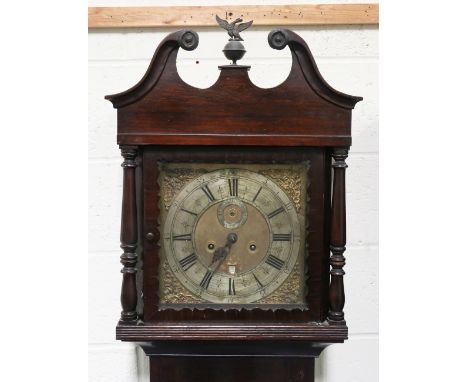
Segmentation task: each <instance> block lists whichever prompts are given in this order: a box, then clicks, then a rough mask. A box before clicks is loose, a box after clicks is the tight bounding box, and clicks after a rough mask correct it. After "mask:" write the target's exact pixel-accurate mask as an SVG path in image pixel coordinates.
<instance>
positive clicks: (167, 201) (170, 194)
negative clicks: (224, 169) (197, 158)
mask: <svg viewBox="0 0 468 382" xmlns="http://www.w3.org/2000/svg"><path fill="white" fill-rule="evenodd" d="M206 172H208V170H205V169H202V168H198V169H197V168H182V167H178V168H165V166H163V174H164V175H163V177H162V179H161V180H160V184H161V186H162V192H161V195H162V200H163V203H164V208H165V209H166V211H168V210H169V208H170V207H171V204H172V200H173V199H174V197H175V196H176V195H177V194H178V193H179V192H180V190H181V189H182V188H183V187H184V186H185V185H186V184H187V183H189V182H190V181H192V180H193V179H195V178H197V177H198V176H200V175H202V174H204V173H206Z"/></svg>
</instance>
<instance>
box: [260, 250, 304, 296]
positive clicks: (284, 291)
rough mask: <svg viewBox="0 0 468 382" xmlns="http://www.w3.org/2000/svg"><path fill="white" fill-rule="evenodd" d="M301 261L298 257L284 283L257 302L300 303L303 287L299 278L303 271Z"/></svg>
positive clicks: (301, 276)
mask: <svg viewBox="0 0 468 382" xmlns="http://www.w3.org/2000/svg"><path fill="white" fill-rule="evenodd" d="M300 263H302V261H300V259H298V261H297V262H296V264H295V265H294V268H293V270H292V272H291V274H290V275H289V277H288V278H287V279H286V280H285V281H284V283H283V284H282V285H281V286H280V287H279V288H278V289H276V290H275V291H274V292H273V293H272V294H270V295H268V296H266V297H264V298H262V299H261V300H259V301H258V303H259V304H302V303H303V300H304V297H303V294H304V293H303V288H302V287H301V280H302V278H303V277H304V275H303V272H302V274H301V272H300V270H301V268H302V267H301V266H300V265H299V264H300Z"/></svg>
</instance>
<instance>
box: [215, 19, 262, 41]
mask: <svg viewBox="0 0 468 382" xmlns="http://www.w3.org/2000/svg"><path fill="white" fill-rule="evenodd" d="M216 21H217V22H218V24H219V26H220V27H221V28H223V29H226V30H227V32H228V35H229V37H231V38H230V39H229V41H244V39H243V38H242V37H241V36H240V35H239V33H240V32H242V31H243V30H246V29H247V28H248V27H250V26H251V25H252V23H253V20H250V21H248V22H246V23H242V24H238V23H241V22H242V21H243V20H242V19H241V18H237V19H235V20H234V21H233V22H231V23H229V22H228V21H227V20H223V19H222V18H221V17H219V16H218V15H216Z"/></svg>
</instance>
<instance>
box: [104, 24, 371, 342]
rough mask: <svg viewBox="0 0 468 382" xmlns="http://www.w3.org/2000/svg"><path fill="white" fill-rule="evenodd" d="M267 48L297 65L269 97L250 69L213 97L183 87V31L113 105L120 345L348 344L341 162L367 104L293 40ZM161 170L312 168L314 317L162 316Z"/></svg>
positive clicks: (192, 36)
mask: <svg viewBox="0 0 468 382" xmlns="http://www.w3.org/2000/svg"><path fill="white" fill-rule="evenodd" d="M268 43H269V44H270V46H271V47H272V48H273V49H283V48H285V47H286V46H288V47H289V48H290V50H291V55H292V67H291V72H290V74H289V76H288V78H287V79H286V80H285V81H284V82H283V83H282V84H280V85H278V86H276V87H274V88H270V89H261V88H259V87H257V86H255V85H254V84H253V83H252V82H251V81H250V79H249V76H248V70H249V66H245V65H226V66H222V67H220V69H221V72H220V76H219V79H218V80H217V82H216V83H215V84H214V85H213V86H212V87H210V88H208V89H198V88H195V87H192V86H190V85H188V84H186V83H185V82H183V81H182V80H181V78H180V77H179V75H178V73H177V67H176V58H177V52H178V50H179V48H180V47H181V48H183V49H186V50H192V49H195V48H196V47H197V45H198V35H197V34H196V33H195V32H193V31H190V30H181V31H178V32H175V33H172V34H170V35H169V36H167V37H166V38H165V39H164V40H163V41H162V42H161V44H160V45H159V47H158V48H157V50H156V52H155V54H154V56H153V59H152V61H151V63H150V66H149V68H148V70H147V72H146V73H145V75H144V77H143V78H142V79H141V81H140V82H139V83H138V84H137V85H135V86H134V87H132V88H131V89H129V90H127V91H125V92H123V93H119V94H115V95H109V96H106V99H108V100H110V101H111V102H112V104H113V105H114V107H115V108H117V110H118V135H117V141H118V144H119V145H120V148H121V150H122V155H123V157H124V159H125V160H124V162H123V165H122V166H123V168H124V182H123V202H122V231H121V247H122V249H123V251H124V253H123V254H122V256H121V262H122V264H123V266H124V267H123V269H122V273H123V282H122V294H121V302H122V308H123V311H122V315H121V319H120V321H119V324H118V326H117V338H118V339H121V340H124V341H146V342H149V341H156V340H170V341H175V340H219V341H221V340H225V341H230V340H236V341H238V340H261V341H275V340H279V341H285V340H289V341H291V340H294V341H299V340H301V341H304V340H306V341H312V342H317V343H323V344H326V343H332V342H342V341H344V340H345V339H346V338H347V326H346V322H345V320H344V314H343V306H344V286H343V275H344V271H343V266H344V263H345V260H344V257H343V252H344V251H345V242H346V232H345V231H346V219H345V213H346V211H345V168H346V167H347V166H346V163H345V159H346V157H347V152H348V149H349V146H350V145H351V110H352V109H353V108H354V106H355V104H356V103H357V102H358V101H360V100H361V99H362V98H361V97H353V96H349V95H346V94H343V93H340V92H338V91H336V90H334V89H333V88H332V87H331V86H329V85H328V84H327V83H326V82H325V80H324V79H323V78H322V76H321V75H320V73H319V71H318V68H317V66H316V64H315V61H314V59H313V57H312V54H311V53H310V50H309V48H308V46H307V44H306V43H305V42H304V41H303V40H302V39H301V38H300V37H299V36H298V35H297V34H296V33H294V32H292V31H290V30H287V29H276V30H273V31H272V32H271V33H270V34H269V37H268ZM157 161H168V162H172V161H173V162H187V161H189V162H190V161H193V162H205V163H206V162H217V163H273V162H277V163H292V162H295V161H297V162H299V161H309V163H310V170H309V173H310V175H311V176H313V177H314V180H315V181H314V182H313V183H310V184H309V186H308V188H307V194H308V195H307V196H308V206H309V207H308V208H309V209H308V212H307V232H306V237H307V244H308V246H307V248H308V256H307V260H306V261H307V269H308V271H307V272H308V274H307V277H308V278H307V288H308V292H307V304H308V309H307V310H305V311H299V310H293V311H286V310H275V311H273V310H259V309H254V310H240V311H238V310H227V311H219V310H217V311H215V310H202V309H200V310H197V309H183V310H179V311H175V310H165V311H159V310H158V308H157V303H158V296H157V293H156V291H157V287H158V262H159V258H158V245H159V244H158V243H159V238H160V236H159V235H160V233H159V232H160V228H159V226H158V224H159V223H158V219H157V218H158V214H159V210H158V208H159V207H158V202H157V201H158V197H159V194H158V193H159V189H158V184H157V181H156V180H157V176H158V168H157V166H156V165H155V163H156V162H157ZM332 178H333V182H332ZM330 251H331V253H332V254H331V256H330ZM330 266H331V270H330Z"/></svg>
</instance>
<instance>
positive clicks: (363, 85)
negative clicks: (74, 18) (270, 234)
mask: <svg viewBox="0 0 468 382" xmlns="http://www.w3.org/2000/svg"><path fill="white" fill-rule="evenodd" d="M294 2H296V1H289V2H288V3H294ZM304 2H305V1H302V3H304ZM323 2H326V1H322V3H323ZM177 3H182V4H190V1H185V2H177ZM192 3H195V2H192ZM205 3H207V4H208V3H210V2H209V1H208V2H205ZM211 3H217V4H221V3H223V2H222V1H216V2H211ZM243 3H278V1H269V2H262V1H256V2H250V1H244V2H243ZM138 4H139V5H150V4H151V5H159V4H160V3H158V2H154V1H153V2H151V3H150V2H148V1H143V2H138ZM172 4H174V2H172ZM196 4H197V5H201V4H200V3H198V2H196ZM90 5H92V6H108V5H130V4H129V3H128V2H127V3H125V2H124V1H117V0H115V1H112V2H100V1H92V2H90ZM163 5H164V4H163ZM270 29H273V28H255V27H252V28H251V29H249V30H248V31H247V32H244V39H245V40H246V41H245V46H246V48H247V54H246V56H245V57H244V59H243V60H242V61H243V63H245V64H250V65H252V69H251V72H250V75H251V78H252V81H253V82H254V83H255V84H257V85H258V86H261V87H271V86H275V85H277V84H279V83H280V82H281V81H283V80H284V79H285V78H286V76H287V74H288V72H289V69H290V65H291V59H290V56H289V51H288V50H283V51H276V50H272V49H271V48H269V46H268V43H267V35H268V32H269V30H270ZM292 29H294V31H296V32H298V33H299V34H300V35H301V36H302V37H303V38H304V39H305V40H306V41H307V43H308V44H309V47H310V49H311V51H312V53H313V55H314V56H315V58H316V61H317V64H318V67H319V69H320V71H321V73H322V75H323V76H324V78H325V79H326V80H327V81H328V82H329V83H330V84H331V85H332V86H333V87H335V88H336V89H337V90H340V91H343V92H345V93H348V94H352V95H359V96H363V97H364V101H363V102H360V103H358V105H357V107H356V109H355V110H354V114H353V146H352V148H351V152H350V156H349V159H348V165H349V168H348V172H347V182H348V183H347V184H348V188H347V203H348V227H349V228H348V246H347V248H348V250H347V251H346V253H345V255H346V257H347V265H346V267H345V271H346V273H347V274H346V276H345V286H346V292H347V296H346V306H345V312H346V319H347V321H348V325H349V327H350V338H349V340H348V341H347V342H346V343H345V344H344V345H333V346H330V347H329V348H328V349H327V350H326V351H325V352H324V353H323V354H322V356H321V357H320V359H319V361H318V365H317V366H318V370H317V378H316V380H317V382H376V381H377V380H378V369H377V368H378V285H377V284H378V252H377V250H378V189H377V188H378V28H377V27H369V26H366V27H361V26H354V27H350V26H338V27H301V28H292ZM196 30H197V32H199V36H200V45H199V47H198V48H197V49H196V50H195V51H192V52H186V51H181V52H180V55H179V59H178V68H179V71H180V75H181V77H182V78H183V79H184V80H185V81H187V82H188V83H190V84H191V85H194V86H199V87H208V86H210V85H211V84H213V83H214V82H215V81H216V78H217V76H218V69H217V66H218V65H220V64H225V63H226V60H225V59H224V56H223V54H222V52H221V49H222V47H223V46H224V44H225V42H226V35H225V33H224V32H223V31H221V30H216V29H210V28H196ZM172 31H173V29H165V30H161V29H157V30H112V31H111V30H103V31H93V30H91V31H90V32H89V317H90V318H89V377H90V378H89V380H90V381H91V382H107V381H109V382H111V381H112V382H119V381H122V382H137V381H146V380H147V377H148V376H147V367H146V366H145V365H146V360H145V357H144V356H143V355H142V354H141V352H140V351H139V350H138V349H137V348H135V346H133V345H131V344H125V343H120V342H117V341H115V339H114V338H115V330H114V328H115V324H116V322H117V319H118V317H119V314H120V303H119V288H120V282H121V274H120V268H121V266H120V263H119V256H120V249H119V222H120V203H121V202H120V198H121V188H122V179H121V178H122V176H121V175H122V173H121V167H120V163H121V159H120V153H119V150H118V147H117V145H116V112H115V110H114V109H113V108H112V105H111V104H110V103H109V102H107V101H105V100H104V98H103V97H104V95H106V94H112V93H116V92H119V91H122V90H125V89H127V88H129V87H130V86H133V85H134V84H135V83H136V82H137V81H139V80H140V78H141V76H142V75H143V73H144V72H145V70H146V68H147V65H148V64H149V61H150V59H151V56H152V54H153V52H154V50H155V48H156V46H157V45H158V43H159V42H160V41H161V40H162V39H163V38H164V36H165V35H166V34H167V33H169V32H172Z"/></svg>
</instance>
